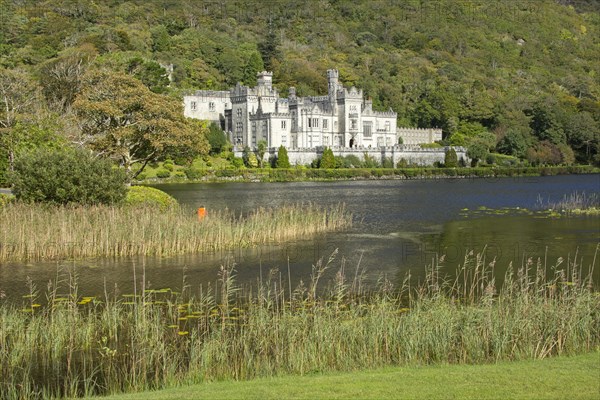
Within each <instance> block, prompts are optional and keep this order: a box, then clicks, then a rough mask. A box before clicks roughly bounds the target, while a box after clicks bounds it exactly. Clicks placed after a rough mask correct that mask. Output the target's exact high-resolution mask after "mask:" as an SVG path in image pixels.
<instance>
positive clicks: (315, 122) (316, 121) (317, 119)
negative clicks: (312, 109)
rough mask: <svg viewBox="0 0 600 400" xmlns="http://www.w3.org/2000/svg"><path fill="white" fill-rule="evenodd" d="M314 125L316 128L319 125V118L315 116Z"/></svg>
mask: <svg viewBox="0 0 600 400" xmlns="http://www.w3.org/2000/svg"><path fill="white" fill-rule="evenodd" d="M313 127H315V128H318V127H319V118H313Z"/></svg>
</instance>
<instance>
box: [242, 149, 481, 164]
mask: <svg viewBox="0 0 600 400" xmlns="http://www.w3.org/2000/svg"><path fill="white" fill-rule="evenodd" d="M448 149H449V147H440V148H433V149H429V148H421V147H420V146H418V145H396V146H391V147H378V148H364V147H362V148H361V147H358V148H349V147H332V148H331V150H333V154H334V155H335V156H336V157H339V156H342V157H345V156H348V155H354V156H356V157H358V158H359V159H360V160H361V161H362V160H364V158H365V154H368V155H369V157H371V158H373V159H375V160H377V161H378V162H379V163H382V162H383V160H384V159H391V160H392V162H393V163H394V166H396V165H397V164H398V162H399V161H400V160H402V159H404V160H406V163H407V164H415V165H419V166H429V165H433V164H434V163H435V162H436V161H437V162H441V163H443V162H444V157H445V155H446V151H447V150H448ZM277 150H278V149H277V148H270V149H269V151H268V152H267V154H265V160H266V159H267V157H276V156H277ZM323 150H324V147H317V148H313V149H288V151H287V152H288V157H289V159H290V164H291V165H307V164H310V163H311V162H312V161H313V160H314V159H316V158H318V157H321V156H322V155H323ZM454 150H455V151H456V155H457V156H458V159H459V160H460V159H461V158H463V159H464V160H465V162H467V163H468V162H469V161H470V159H469V158H468V157H467V154H466V153H467V150H466V149H465V148H463V147H454ZM234 153H235V156H236V157H241V156H242V150H241V149H239V148H237V149H235V150H234Z"/></svg>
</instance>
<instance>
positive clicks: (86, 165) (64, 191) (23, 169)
mask: <svg viewBox="0 0 600 400" xmlns="http://www.w3.org/2000/svg"><path fill="white" fill-rule="evenodd" d="M10 181H11V183H12V185H13V193H14V195H15V197H16V198H17V199H18V200H22V201H26V202H47V203H54V204H69V203H76V204H113V203H119V202H121V201H123V199H124V198H125V194H126V192H127V188H126V185H125V184H126V181H127V175H126V173H125V171H124V170H123V169H118V168H114V167H113V164H112V163H111V162H110V161H108V160H104V159H99V158H96V157H94V156H93V155H92V154H90V153H89V152H87V151H84V150H75V149H67V150H51V149H37V150H33V151H29V152H23V153H20V154H18V155H17V157H16V159H15V163H14V171H13V172H12V173H11V174H10Z"/></svg>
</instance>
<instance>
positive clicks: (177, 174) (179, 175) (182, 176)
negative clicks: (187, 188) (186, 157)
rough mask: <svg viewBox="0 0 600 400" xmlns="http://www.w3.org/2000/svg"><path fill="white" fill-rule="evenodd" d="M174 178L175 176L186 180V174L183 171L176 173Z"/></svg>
mask: <svg viewBox="0 0 600 400" xmlns="http://www.w3.org/2000/svg"><path fill="white" fill-rule="evenodd" d="M173 176H175V178H185V177H186V175H185V172H183V171H175V174H174V175H173Z"/></svg>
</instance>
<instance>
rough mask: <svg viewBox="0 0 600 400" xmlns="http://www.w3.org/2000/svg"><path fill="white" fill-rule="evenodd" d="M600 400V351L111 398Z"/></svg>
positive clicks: (203, 386)
mask: <svg viewBox="0 0 600 400" xmlns="http://www.w3.org/2000/svg"><path fill="white" fill-rule="evenodd" d="M140 398H142V399H145V400H151V399H200V398H203V399H223V398H244V399H262V400H264V399H286V398H289V399H298V398H301V399H324V398H325V399H352V398H357V399H383V398H403V399H600V353H599V352H596V353H590V354H586V355H582V356H574V357H556V358H550V359H544V360H529V361H518V362H501V363H498V364H493V365H437V366H424V367H404V368H400V367H398V368H385V369H380V370H374V371H360V372H354V373H328V374H319V375H309V376H302V377H298V376H286V377H280V378H262V379H255V380H251V381H246V382H231V381H230V382H213V383H204V384H199V385H193V386H186V387H179V388H174V389H167V390H162V391H156V392H145V393H143V394H141V393H137V394H129V395H121V396H113V397H109V399H140Z"/></svg>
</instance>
